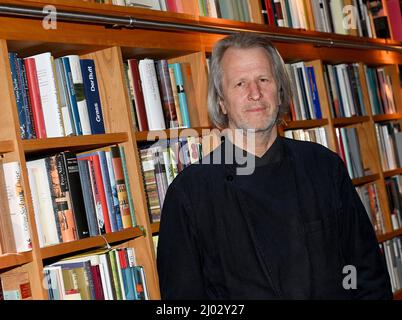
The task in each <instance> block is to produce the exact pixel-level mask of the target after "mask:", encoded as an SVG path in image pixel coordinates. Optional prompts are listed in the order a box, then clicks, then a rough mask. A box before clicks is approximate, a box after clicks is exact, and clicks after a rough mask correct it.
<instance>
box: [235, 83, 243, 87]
mask: <svg viewBox="0 0 402 320" xmlns="http://www.w3.org/2000/svg"><path fill="white" fill-rule="evenodd" d="M243 85H244V82H238V83H236V87H242V86H243Z"/></svg>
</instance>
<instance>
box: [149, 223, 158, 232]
mask: <svg viewBox="0 0 402 320" xmlns="http://www.w3.org/2000/svg"><path fill="white" fill-rule="evenodd" d="M159 226H160V222H154V223H152V224H151V230H152V234H154V233H158V232H159Z"/></svg>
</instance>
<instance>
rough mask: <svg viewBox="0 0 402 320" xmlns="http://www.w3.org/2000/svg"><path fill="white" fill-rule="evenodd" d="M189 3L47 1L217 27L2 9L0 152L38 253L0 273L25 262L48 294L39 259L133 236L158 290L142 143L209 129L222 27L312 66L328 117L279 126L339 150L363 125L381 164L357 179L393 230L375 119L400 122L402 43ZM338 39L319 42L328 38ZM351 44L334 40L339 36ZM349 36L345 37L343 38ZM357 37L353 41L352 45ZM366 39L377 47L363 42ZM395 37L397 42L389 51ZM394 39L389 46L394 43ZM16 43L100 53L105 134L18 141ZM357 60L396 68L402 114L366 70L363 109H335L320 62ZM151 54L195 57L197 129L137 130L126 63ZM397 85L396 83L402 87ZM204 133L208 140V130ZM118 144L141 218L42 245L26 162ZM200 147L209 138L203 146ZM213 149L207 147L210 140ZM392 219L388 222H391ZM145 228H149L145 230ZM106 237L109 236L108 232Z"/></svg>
mask: <svg viewBox="0 0 402 320" xmlns="http://www.w3.org/2000/svg"><path fill="white" fill-rule="evenodd" d="M183 1H186V5H188V7H187V8H190V9H187V10H188V11H187V12H186V13H173V12H161V11H155V10H147V9H141V8H132V7H122V6H115V5H104V4H98V3H94V1H92V0H91V1H73V0H51V1H50V3H51V4H53V5H55V6H56V7H57V10H58V11H63V10H65V11H72V12H76V13H77V14H78V13H85V14H98V15H111V16H116V17H120V18H127V17H133V18H134V19H144V20H147V21H151V22H152V21H154V22H158V23H164V22H168V23H174V24H176V25H177V26H179V25H180V26H184V25H190V26H192V27H214V28H215V29H214V30H215V31H214V32H202V31H197V30H193V31H191V32H189V31H183V30H179V29H174V26H173V27H172V26H163V25H160V26H158V27H155V28H151V27H149V28H148V27H147V28H145V27H134V28H111V27H105V25H104V24H103V23H84V22H78V21H70V22H66V21H61V20H60V21H58V22H57V29H54V30H51V31H50V30H46V29H45V28H43V25H42V19H36V18H33V17H24V16H14V17H13V16H11V15H1V14H0V24H1V25H2V26H3V25H4V26H7V28H1V29H0V78H1V79H4V85H2V86H0V101H1V102H2V116H1V117H0V141H1V142H0V154H3V157H5V158H6V161H18V162H19V163H20V164H21V167H22V186H23V187H24V193H25V201H26V203H27V210H28V213H29V215H28V217H29V221H30V228H31V232H32V243H33V249H32V252H29V253H23V254H7V255H3V256H0V273H2V272H4V269H8V268H11V269H17V268H19V266H22V267H24V268H26V269H27V270H28V271H29V273H30V279H32V292H33V296H34V298H35V299H48V298H49V297H48V293H47V290H45V289H44V288H43V285H42V279H43V267H44V266H45V265H46V262H47V261H49V260H55V259H57V258H59V257H65V256H71V255H74V254H76V253H79V252H85V251H90V250H93V249H95V248H99V247H102V246H104V245H105V244H106V241H107V243H109V244H110V245H116V246H117V245H127V246H128V245H129V246H132V247H134V248H135V250H136V254H137V255H138V256H137V258H138V262H139V264H141V265H143V266H144V269H145V270H146V274H147V283H148V286H149V292H150V295H151V298H152V299H159V298H160V293H159V281H158V280H159V279H158V274H157V267H156V259H155V253H154V248H153V242H152V235H153V234H157V233H158V232H159V226H160V225H159V222H157V223H151V222H150V218H149V210H148V207H147V196H146V192H145V186H144V183H143V175H142V171H141V158H140V155H139V152H138V151H139V149H138V148H139V146H140V145H141V144H145V142H147V141H156V140H158V139H161V138H169V139H172V138H177V137H184V136H197V137H198V136H202V135H203V133H204V130H209V129H211V123H210V122H209V119H208V113H207V99H206V95H207V88H208V85H207V83H208V74H207V65H206V59H205V57H207V56H209V55H210V53H211V50H212V47H213V45H214V43H215V42H216V41H217V40H219V39H220V38H222V37H223V34H222V33H220V32H219V31H218V30H221V29H224V30H238V31H240V30H243V31H256V32H264V33H266V34H269V35H272V36H273V43H274V45H275V46H276V47H277V48H278V51H279V52H280V54H281V55H282V56H283V58H284V60H285V62H287V63H293V62H296V61H305V62H306V63H307V64H309V65H312V66H314V70H315V74H316V77H317V79H318V80H319V81H317V90H318V92H319V98H320V104H321V109H322V110H321V111H322V117H323V119H319V120H304V121H291V122H289V123H288V124H286V125H285V126H283V127H282V129H283V130H293V129H305V130H306V129H311V128H316V127H323V126H325V130H326V134H327V139H328V145H329V147H330V148H331V149H332V150H333V151H336V146H337V142H336V134H335V129H336V128H337V127H343V126H353V127H356V128H358V131H359V133H358V134H359V138H360V139H361V140H362V141H363V146H362V154H363V162H364V167H365V168H370V169H372V171H371V172H380V173H379V174H372V175H368V176H365V177H361V178H357V179H353V184H354V185H355V186H360V185H364V184H367V183H370V182H375V183H376V185H377V186H378V189H379V192H380V197H379V198H380V202H381V206H382V208H384V216H385V221H386V224H387V226H388V227H389V228H388V229H389V230H391V229H390V225H391V224H390V222H389V221H390V213H389V212H388V211H389V210H388V209H387V208H388V207H389V206H388V203H387V201H388V200H387V197H386V188H385V179H384V178H387V177H389V176H392V175H394V174H402V169H401V168H399V169H396V170H391V171H386V172H381V162H380V157H379V154H378V150H377V149H378V148H377V145H376V140H375V131H374V124H375V123H376V122H384V121H399V122H400V123H402V122H401V121H402V109H401V107H400V106H401V105H402V98H401V94H400V92H399V91H400V90H399V87H400V86H399V79H398V77H397V75H398V73H397V71H396V69H397V66H398V65H400V64H402V54H401V51H397V49H398V48H399V50H400V42H398V41H395V40H390V39H368V38H364V37H355V36H351V35H340V34H333V33H324V32H315V31H312V30H295V29H291V28H283V27H276V26H267V25H264V24H263V19H262V15H261V4H260V1H259V0H250V1H249V2H251V6H250V8H252V12H251V14H252V16H253V18H254V20H255V21H256V22H257V23H246V22H240V21H234V20H227V19H215V18H210V17H202V16H200V12H199V10H198V2H197V1H196V0H183ZM3 3H5V4H10V5H22V6H28V7H35V8H37V9H40V10H42V8H43V6H44V5H45V4H49V1H44V0H3V1H2V4H3ZM328 41H330V42H333V43H334V44H333V45H332V44H329V45H321V44H320V43H322V42H328ZM338 41H339V42H341V43H342V44H344V45H345V46H338V45H336V42H338ZM346 45H348V46H349V47H348V46H346ZM353 45H355V47H352V46H353ZM360 46H372V48H371V47H367V48H366V47H365V48H362V47H360ZM376 46H390V47H391V48H392V49H395V50H385V48H384V47H376ZM388 48H389V47H388ZM11 51H15V52H17V53H18V54H19V55H20V56H21V57H27V56H29V55H33V54H38V53H42V52H51V53H52V55H53V56H54V57H55V58H57V57H61V56H63V55H67V54H77V55H79V56H80V57H81V58H90V59H93V60H94V61H95V64H96V72H97V77H98V83H99V92H100V98H101V102H102V110H103V115H104V119H105V129H106V132H108V133H107V134H102V135H90V136H73V137H61V138H48V139H33V140H21V138H20V137H19V136H18V135H19V124H18V112H17V106H16V101H15V97H14V93H13V85H12V84H13V83H12V78H11V77H10V66H9V60H8V52H11ZM324 57H325V63H330V64H338V63H352V62H357V61H359V62H360V63H361V64H366V65H370V66H382V65H383V66H386V67H387V68H388V67H389V68H394V69H395V70H394V71H393V74H392V79H391V80H392V81H391V82H392V85H393V86H395V90H394V94H395V100H396V101H395V105H396V106H397V109H398V110H397V111H398V113H397V114H392V115H376V116H373V115H371V113H370V111H371V110H370V109H369V108H370V101H369V98H368V92H367V88H366V84H365V83H366V82H365V79H364V77H365V76H364V72H362V73H361V75H360V76H361V80H362V81H361V84H362V87H363V88H362V89H363V99H364V101H365V105H366V107H367V110H366V112H367V113H366V114H368V115H367V116H359V117H351V118H340V119H338V118H333V117H332V115H331V110H330V108H331V106H330V103H329V98H328V97H327V92H326V90H325V83H324V81H323V70H322V66H323V63H324ZM130 58H136V59H142V58H152V59H155V60H156V59H162V58H163V59H168V60H169V61H177V62H186V63H189V64H190V65H191V71H192V78H193V82H194V93H193V96H192V97H191V98H192V101H193V102H194V103H193V104H191V110H189V111H190V113H191V114H190V117H191V116H193V119H195V120H194V121H193V119H192V120H191V123H192V125H193V126H194V128H191V130H187V129H178V130H161V131H147V132H136V130H135V125H134V124H133V121H132V119H134V118H135V117H134V111H133V106H132V105H131V101H130V96H129V95H128V92H127V87H126V78H125V77H126V74H125V69H124V63H125V62H126V60H127V59H130ZM398 90H399V91H398ZM206 140H207V139H206ZM112 144H120V145H122V146H124V150H125V154H126V160H127V172H128V177H129V182H130V186H131V196H132V199H133V203H134V207H135V210H134V211H135V214H136V220H137V223H138V225H140V226H141V228H140V227H135V228H128V229H125V230H121V231H118V232H114V233H110V234H106V235H104V238H103V237H102V236H95V237H91V238H86V239H81V240H78V241H73V242H67V243H61V244H58V245H55V246H49V247H45V248H40V247H39V241H38V233H39V232H38V230H37V226H36V224H35V221H36V220H35V215H34V208H33V204H32V201H31V196H32V195H31V191H30V188H29V180H28V173H27V170H26V161H27V160H29V158H33V157H34V156H37V155H41V156H46V155H49V154H51V153H56V152H59V151H64V150H71V151H76V152H79V151H85V150H91V149H95V148H99V147H103V146H108V145H112ZM203 147H204V145H203ZM206 149H208V148H206ZM387 221H388V222H387ZM142 228H143V229H142ZM398 235H402V230H397V231H394V232H391V233H388V234H386V235H381V236H378V240H379V242H384V241H386V240H389V239H392V238H393V237H395V236H398ZM105 239H106V240H105ZM396 295H397V296H400V297H402V292H397V293H396Z"/></svg>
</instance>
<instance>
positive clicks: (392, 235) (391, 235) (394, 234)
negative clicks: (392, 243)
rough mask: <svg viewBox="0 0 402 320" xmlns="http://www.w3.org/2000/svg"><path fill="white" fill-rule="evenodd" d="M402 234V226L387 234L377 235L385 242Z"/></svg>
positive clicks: (379, 240) (380, 240)
mask: <svg viewBox="0 0 402 320" xmlns="http://www.w3.org/2000/svg"><path fill="white" fill-rule="evenodd" d="M400 235H402V228H400V229H399V230H395V231H392V232H389V233H386V234H381V235H377V239H378V242H385V241H388V240H391V239H393V238H395V237H398V236H400Z"/></svg>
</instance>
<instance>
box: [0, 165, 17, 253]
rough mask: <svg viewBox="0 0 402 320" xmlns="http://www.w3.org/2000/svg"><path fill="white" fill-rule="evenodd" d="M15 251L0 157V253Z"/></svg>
mask: <svg viewBox="0 0 402 320" xmlns="http://www.w3.org/2000/svg"><path fill="white" fill-rule="evenodd" d="M16 251H17V249H16V246H15V241H14V232H13V225H12V221H11V215H10V209H9V207H8V197H7V189H6V183H5V178H4V171H3V161H2V160H1V159H0V255H2V254H5V253H12V252H16Z"/></svg>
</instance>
